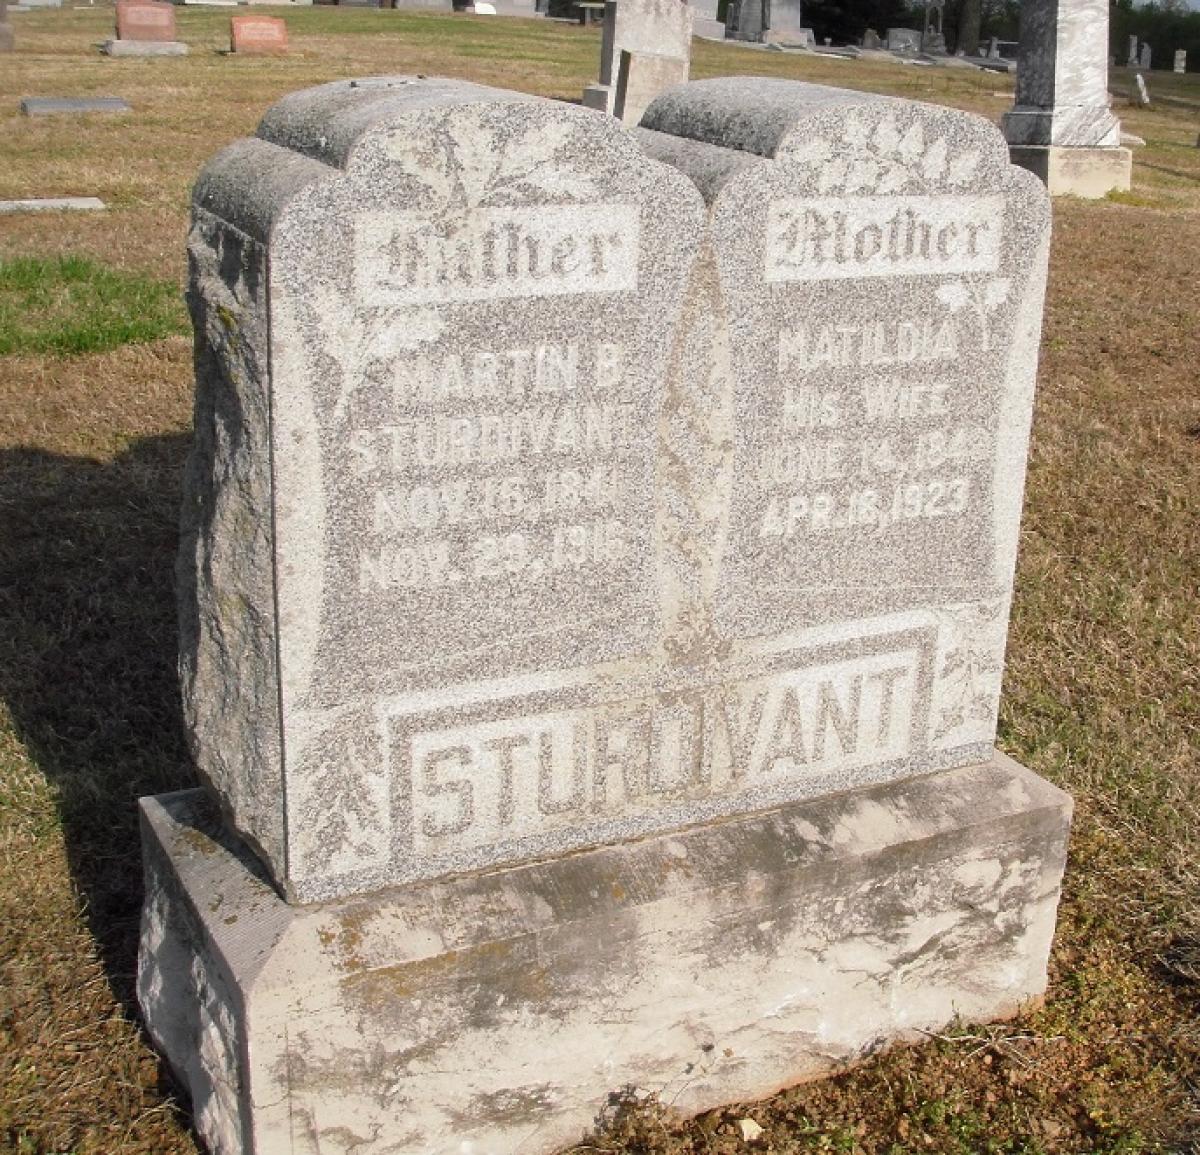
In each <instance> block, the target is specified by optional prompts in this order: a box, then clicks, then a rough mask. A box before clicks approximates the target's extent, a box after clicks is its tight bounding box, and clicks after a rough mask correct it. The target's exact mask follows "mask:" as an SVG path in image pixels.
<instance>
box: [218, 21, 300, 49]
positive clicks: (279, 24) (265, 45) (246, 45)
mask: <svg viewBox="0 0 1200 1155" xmlns="http://www.w3.org/2000/svg"><path fill="white" fill-rule="evenodd" d="M230 39H231V41H232V49H233V51H234V52H240V53H243V54H245V53H249V54H255V53H273V52H286V51H287V47H288V41H287V25H286V24H285V23H284V22H283V21H282V20H280V19H279V18H278V17H277V16H233V17H230Z"/></svg>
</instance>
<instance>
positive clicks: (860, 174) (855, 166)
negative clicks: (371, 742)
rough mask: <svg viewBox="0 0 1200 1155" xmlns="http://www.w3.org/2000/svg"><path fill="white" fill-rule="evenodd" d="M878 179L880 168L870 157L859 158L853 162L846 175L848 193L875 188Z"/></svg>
mask: <svg viewBox="0 0 1200 1155" xmlns="http://www.w3.org/2000/svg"><path fill="white" fill-rule="evenodd" d="M878 179H879V166H878V165H876V163H875V162H874V161H873V160H872V159H871V158H870V157H869V156H862V157H858V158H857V159H855V160H853V161H851V163H850V167H849V171H848V172H847V173H846V186H845V187H846V192H854V191H855V190H857V189H864V188H865V189H869V188H874V187H875V182H876V181H877V180H878Z"/></svg>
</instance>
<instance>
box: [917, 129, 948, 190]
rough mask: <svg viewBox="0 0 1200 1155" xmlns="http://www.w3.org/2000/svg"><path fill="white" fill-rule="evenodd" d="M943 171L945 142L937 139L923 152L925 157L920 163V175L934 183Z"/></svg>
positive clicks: (944, 165)
mask: <svg viewBox="0 0 1200 1155" xmlns="http://www.w3.org/2000/svg"><path fill="white" fill-rule="evenodd" d="M945 171H946V142H945V141H944V140H942V139H940V138H939V139H938V140H935V141H934V142H933V144H931V145H930V146H929V148H927V149H926V150H925V156H924V158H923V159H922V161H921V175H922V176H923V177H924V178H925V179H926V180H927V181H935V180H938V179H939V178H940V177H941V175H942V173H943V172H945Z"/></svg>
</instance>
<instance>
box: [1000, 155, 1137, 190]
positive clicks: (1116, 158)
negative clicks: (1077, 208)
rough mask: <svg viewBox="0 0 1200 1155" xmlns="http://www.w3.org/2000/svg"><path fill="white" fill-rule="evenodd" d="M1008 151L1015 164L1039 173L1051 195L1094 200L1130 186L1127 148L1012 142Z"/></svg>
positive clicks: (1129, 159) (1131, 158) (1130, 158)
mask: <svg viewBox="0 0 1200 1155" xmlns="http://www.w3.org/2000/svg"><path fill="white" fill-rule="evenodd" d="M1008 153H1009V156H1010V158H1011V159H1012V162H1013V164H1019V165H1020V166H1021V167H1022V168H1027V169H1028V170H1029V171H1030V172H1031V173H1033V174H1034V175H1035V176H1038V177H1040V178H1041V179H1042V180H1043V181H1044V182H1045V184H1046V188H1047V189H1048V190H1049V191H1050V195H1051V196H1076V197H1087V198H1090V199H1093V200H1094V199H1096V198H1098V197H1102V196H1106V195H1107V194H1108V193H1110V192H1114V191H1115V192H1127V191H1128V189H1129V180H1130V176H1131V173H1132V170H1133V153H1132V152H1130V151H1129V149H1127V148H1074V147H1069V146H1067V145H1048V146H1047V145H1032V144H1014V145H1010V146H1009V150H1008Z"/></svg>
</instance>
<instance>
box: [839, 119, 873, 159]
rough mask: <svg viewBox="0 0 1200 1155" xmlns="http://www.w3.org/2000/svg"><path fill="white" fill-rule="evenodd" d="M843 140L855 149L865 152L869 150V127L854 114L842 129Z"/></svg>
mask: <svg viewBox="0 0 1200 1155" xmlns="http://www.w3.org/2000/svg"><path fill="white" fill-rule="evenodd" d="M842 139H843V140H844V141H845V142H846V143H847V144H848V145H849V146H850V147H851V148H853V149H859V150H861V151H863V152H866V150H867V147H868V132H867V126H866V125H865V124H863V122H862V121H861V120H860V119H859V118H858V117H857V116H855V115H854V114H853V113H851V115H850V116H848V117H847V118H846V124H845V126H844V128H843V129H842Z"/></svg>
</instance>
